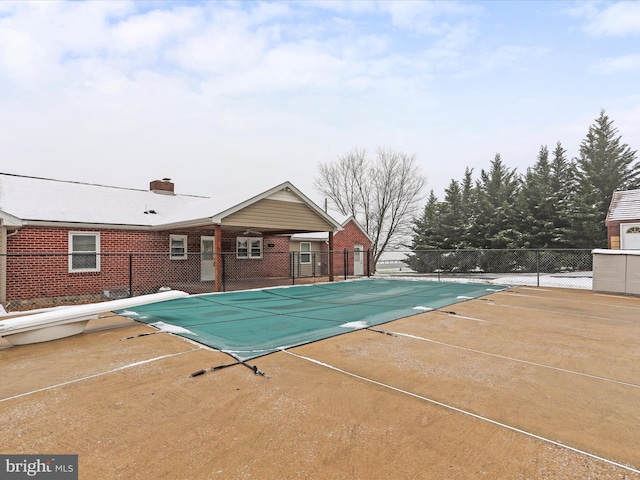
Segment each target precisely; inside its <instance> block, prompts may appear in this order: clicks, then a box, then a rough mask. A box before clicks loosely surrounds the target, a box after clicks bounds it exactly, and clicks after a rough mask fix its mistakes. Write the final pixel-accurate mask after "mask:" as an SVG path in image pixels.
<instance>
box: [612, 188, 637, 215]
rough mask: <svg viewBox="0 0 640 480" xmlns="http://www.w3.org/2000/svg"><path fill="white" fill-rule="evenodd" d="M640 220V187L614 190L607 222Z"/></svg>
mask: <svg viewBox="0 0 640 480" xmlns="http://www.w3.org/2000/svg"><path fill="white" fill-rule="evenodd" d="M624 220H640V189H639V190H623V191H618V192H613V197H612V198H611V205H609V211H608V212H607V219H606V222H607V223H608V222H615V221H624Z"/></svg>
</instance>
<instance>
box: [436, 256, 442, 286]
mask: <svg viewBox="0 0 640 480" xmlns="http://www.w3.org/2000/svg"><path fill="white" fill-rule="evenodd" d="M436 254H437V255H438V261H437V264H438V265H437V266H438V281H440V273H441V272H442V267H441V266H440V249H439V248H438V249H437V250H436Z"/></svg>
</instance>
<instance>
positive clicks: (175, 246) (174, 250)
mask: <svg viewBox="0 0 640 480" xmlns="http://www.w3.org/2000/svg"><path fill="white" fill-rule="evenodd" d="M169 251H170V252H171V260H185V259H186V258H187V236H186V235H169Z"/></svg>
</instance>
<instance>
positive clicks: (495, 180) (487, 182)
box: [471, 154, 521, 248]
mask: <svg viewBox="0 0 640 480" xmlns="http://www.w3.org/2000/svg"><path fill="white" fill-rule="evenodd" d="M519 183H520V182H519V179H518V177H517V175H516V171H515V169H514V170H509V169H508V168H507V167H506V166H505V165H504V164H503V163H502V160H501V159H500V154H496V156H495V158H494V159H493V161H492V162H491V169H490V170H489V171H488V172H486V171H485V170H482V171H481V173H480V180H479V181H478V182H476V195H477V197H476V198H477V207H478V215H477V218H476V220H475V222H474V226H473V227H472V232H471V233H472V234H474V233H475V237H476V238H477V239H478V244H477V245H476V246H477V247H480V248H514V247H516V246H517V245H518V244H519V243H521V240H520V236H521V235H520V232H519V231H518V228H517V224H518V223H519V222H518V220H517V218H516V212H517V210H516V207H515V198H516V195H517V194H518V191H519V188H520V186H519Z"/></svg>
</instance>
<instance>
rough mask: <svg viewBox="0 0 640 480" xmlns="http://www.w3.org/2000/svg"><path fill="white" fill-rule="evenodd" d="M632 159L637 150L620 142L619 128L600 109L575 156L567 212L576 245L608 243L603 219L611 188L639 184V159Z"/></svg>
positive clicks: (614, 189)
mask: <svg viewBox="0 0 640 480" xmlns="http://www.w3.org/2000/svg"><path fill="white" fill-rule="evenodd" d="M635 160H636V151H635V150H631V149H630V148H629V146H628V145H627V144H624V143H622V142H621V136H620V135H618V129H617V128H614V127H613V121H612V120H610V119H609V117H608V116H607V115H606V114H605V111H604V110H601V111H600V116H599V117H598V118H597V119H596V120H595V123H594V124H593V125H591V126H590V127H589V131H588V133H587V136H586V138H585V139H584V140H583V141H582V143H581V144H580V156H579V157H578V158H577V159H576V180H577V189H576V195H575V196H574V197H573V198H572V202H571V208H570V212H569V213H570V215H571V234H572V236H573V239H574V243H575V244H576V246H581V247H585V248H595V247H605V246H606V245H607V231H606V226H605V223H604V222H605V217H606V214H607V209H608V208H609V204H610V203H611V197H612V196H613V192H614V191H616V190H626V189H632V188H638V186H639V185H640V163H638V162H635Z"/></svg>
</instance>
